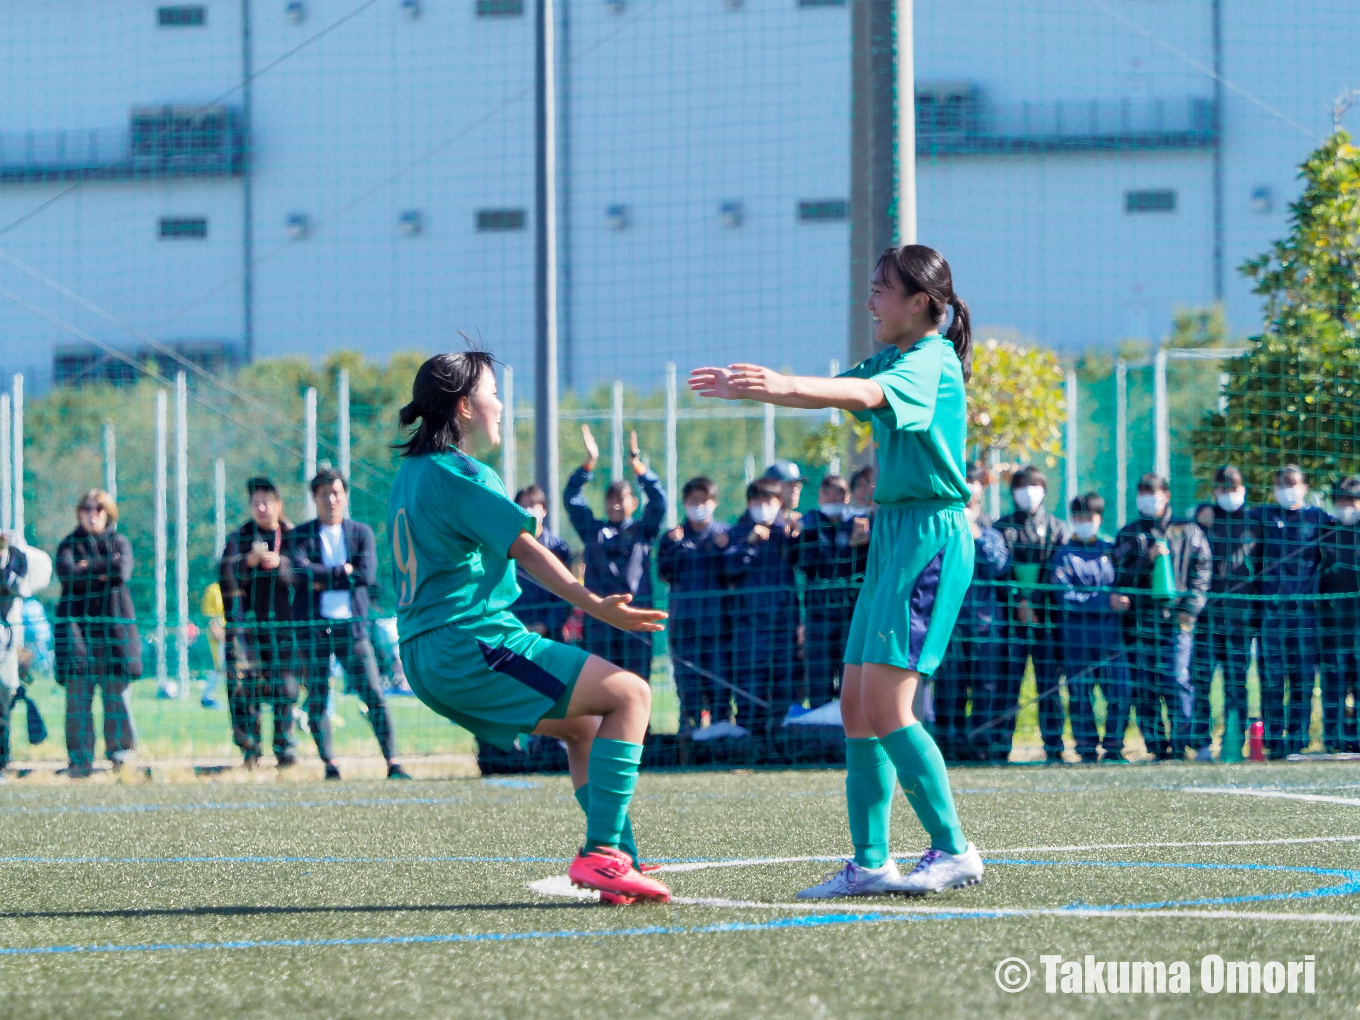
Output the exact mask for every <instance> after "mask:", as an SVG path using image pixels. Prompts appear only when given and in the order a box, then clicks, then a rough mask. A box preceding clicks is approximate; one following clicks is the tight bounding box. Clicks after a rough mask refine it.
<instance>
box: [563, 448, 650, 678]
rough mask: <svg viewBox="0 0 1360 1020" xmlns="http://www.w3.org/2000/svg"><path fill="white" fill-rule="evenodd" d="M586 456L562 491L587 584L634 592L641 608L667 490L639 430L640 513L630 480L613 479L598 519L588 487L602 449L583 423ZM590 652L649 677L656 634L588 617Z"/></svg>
mask: <svg viewBox="0 0 1360 1020" xmlns="http://www.w3.org/2000/svg"><path fill="white" fill-rule="evenodd" d="M581 438H582V440H583V441H584V443H585V447H586V459H585V460H584V461H582V462H581V466H580V467H578V468H577V469H576V470H575V471H573V472H572V473H571V478H569V479H568V480H567V487H566V491H565V492H564V493H563V494H562V499H563V502H564V503H565V504H566V508H567V519H568V520H570V521H571V526H572V527H573V528H575V529H576V534H578V535H580V536H581V541H582V542H583V543H585V554H584V559H585V567H586V570H585V586H586V590H587V591H589V592H591V593H592V594H594V595H599V596H600V597H602V598H607V597H609V596H610V595H631V596H632V603H631V605H632V606H633V607H634V608H637V609H649V608H651V606H652V546H653V545H655V544H656V540H657V538H658V537H659V536H660V534H661V529H662V527H663V526H664V525H665V522H666V490H665V489H663V488H662V487H661V479H659V478H657V476H656V475H655V474H654V473H653V472H652V471H651V469H649V468H648V467H647V465H646V464H644V463H643V462H642V453H641V451H640V450H639V449H638V442H637V433H636V432H634V433H632V434H631V436H630V442H629V452H628V466H629V468H630V469H631V470H632V473H633V476H634V478H636V480H637V483H638V485H640V486H641V487H642V492H643V495H645V496H646V497H647V502H646V505H645V506H644V507H643V510H642V516H641V517H640V518H635V517H634V514H636V513H637V511H638V505H639V504H638V497H637V493H636V492H635V491H634V489H633V485H632V483H631V482H629V481H627V480H625V479H619V480H618V481H617V482H610V483H609V487H608V488H607V489H605V491H604V509H605V519H604V520H600V519H599V518H598V517H596V516H595V513H594V511H593V510H591V509H590V504H589V502H587V501H586V496H585V491H584V490H585V487H586V485H588V484H589V483H590V479H591V476H592V474H593V473H594V471H595V464H596V463H597V462H598V461H599V459H600V448H599V446H597V445H596V443H595V437H594V435H592V434H591V431H590V426H589V425H582V426H581ZM583 643H584V644H585V648H586V651H588V652H590V653H591V654H593V655H598V656H599V657H600V658H602V659H605V660H607V661H609V662H613V663H616V664H618V665H619V666H622V667H623V668H624V669H626V670H628V672H630V673H635V674H637V675H638V676H640V677H642V678H644V679H646V678H647V677H649V676H651V675H652V639H651V636H650V635H649V634H646V633H635V632H631V631H622V630H619V629H618V628H617V627H612V626H610V625H609V624H607V623H602V622H601V621H599V620H597V619H595V618H594V617H591V616H587V617H586V620H585V629H584V642H583Z"/></svg>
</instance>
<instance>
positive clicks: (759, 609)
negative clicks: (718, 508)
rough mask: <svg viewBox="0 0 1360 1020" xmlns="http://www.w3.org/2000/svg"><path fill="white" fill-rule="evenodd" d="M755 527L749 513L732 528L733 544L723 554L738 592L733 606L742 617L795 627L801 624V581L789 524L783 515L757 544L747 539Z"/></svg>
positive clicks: (727, 573)
mask: <svg viewBox="0 0 1360 1020" xmlns="http://www.w3.org/2000/svg"><path fill="white" fill-rule="evenodd" d="M755 526H756V524H755V521H753V520H751V515H750V514H749V513H745V514H742V515H741V518H740V519H739V520H738V521H737V523H736V524H734V525H732V530H731V532H730V535H731V539H732V541H731V544H729V545H728V547H727V549H726V551H724V553H723V561H722V571H723V576H724V577H725V578H726V579H727V581H728V582H729V583H730V584H731V585H732V586H733V587H734V588H735V589H736V592H735V593H734V597H733V603H734V606H735V608H736V611H737V613H738V614H739V615H741V616H745V617H748V618H749V617H759V618H761V619H763V620H765V621H767V622H773V623H775V624H777V625H779V626H787V627H790V628H792V627H794V626H796V624H797V614H798V579H797V578H796V577H795V576H794V573H793V557H794V552H793V539H791V538H790V537H789V532H788V523H787V521H786V520H785V518H784V515H783V514H781V515H780V516H779V518H778V519H776V521H775V523H774V524H771V525H770V526H769V527H770V537H769V538H768V539H766V540H765V541H763V542H754V543H753V542H749V541H747V538H748V537H749V536H750V534H751V532H752V530H753V529H754V528H755Z"/></svg>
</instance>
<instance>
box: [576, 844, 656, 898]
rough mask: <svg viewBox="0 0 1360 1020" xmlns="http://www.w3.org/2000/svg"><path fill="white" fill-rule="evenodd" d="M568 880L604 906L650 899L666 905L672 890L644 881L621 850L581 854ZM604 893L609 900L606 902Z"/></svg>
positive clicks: (601, 850) (643, 877)
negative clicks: (594, 895) (589, 891)
mask: <svg viewBox="0 0 1360 1020" xmlns="http://www.w3.org/2000/svg"><path fill="white" fill-rule="evenodd" d="M567 877H568V878H569V879H571V884H572V885H574V886H576V887H577V888H578V889H594V890H596V891H597V892H598V893H599V894H600V899H601V900H603V901H604V902H606V903H620V902H633V901H634V900H652V901H654V902H656V903H667V902H669V901H670V898H671V891H670V889H668V888H667V887H666V886H665V885H663V884H662V883H660V882H658V881H657V880H656V879H654V878H647V877H646V876H645V875H643V874H642V873H641V872H639V871H638V870H637V869H636V868H634V867H633V861H632V858H630V857H629V856H628V855H627V854H626V853H624V852H623V851H622V850H616V849H612V848H600V849H598V850H591V851H589V852H587V851H584V850H583V851H581V853H579V854H577V855H576V859H575V860H574V861H572V862H571V867H570V868H568V869H567ZM606 894H608V896H609V898H608V899H606V898H605V897H606Z"/></svg>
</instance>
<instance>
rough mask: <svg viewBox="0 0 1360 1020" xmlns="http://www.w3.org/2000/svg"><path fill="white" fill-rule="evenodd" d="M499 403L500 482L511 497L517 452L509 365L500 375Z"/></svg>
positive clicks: (511, 377)
mask: <svg viewBox="0 0 1360 1020" xmlns="http://www.w3.org/2000/svg"><path fill="white" fill-rule="evenodd" d="M501 403H503V404H504V405H505V410H503V411H502V412H501V481H502V482H503V483H504V484H505V491H506V492H508V493H510V494H511V495H512V496H513V495H514V494H515V490H516V484H515V472H516V470H517V469H518V467H519V464H518V463H516V461H517V460H518V454H519V451H518V449H517V448H516V447H515V373H514V370H513V369H511V367H510V366H509V365H506V366H505V370H504V371H503V372H502V373H501Z"/></svg>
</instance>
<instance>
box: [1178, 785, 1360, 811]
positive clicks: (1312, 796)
mask: <svg viewBox="0 0 1360 1020" xmlns="http://www.w3.org/2000/svg"><path fill="white" fill-rule="evenodd" d="M1179 792H1180V793H1226V794H1231V795H1232V796H1234V797H1266V798H1269V799H1271V800H1302V801H1307V802H1309V803H1310V804H1344V805H1346V806H1347V807H1360V798H1358V797H1326V796H1323V795H1322V794H1320V793H1288V792H1286V791H1284V790H1241V789H1238V788H1237V787H1233V786H1187V787H1185V788H1183V789H1182V790H1180V791H1179Z"/></svg>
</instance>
